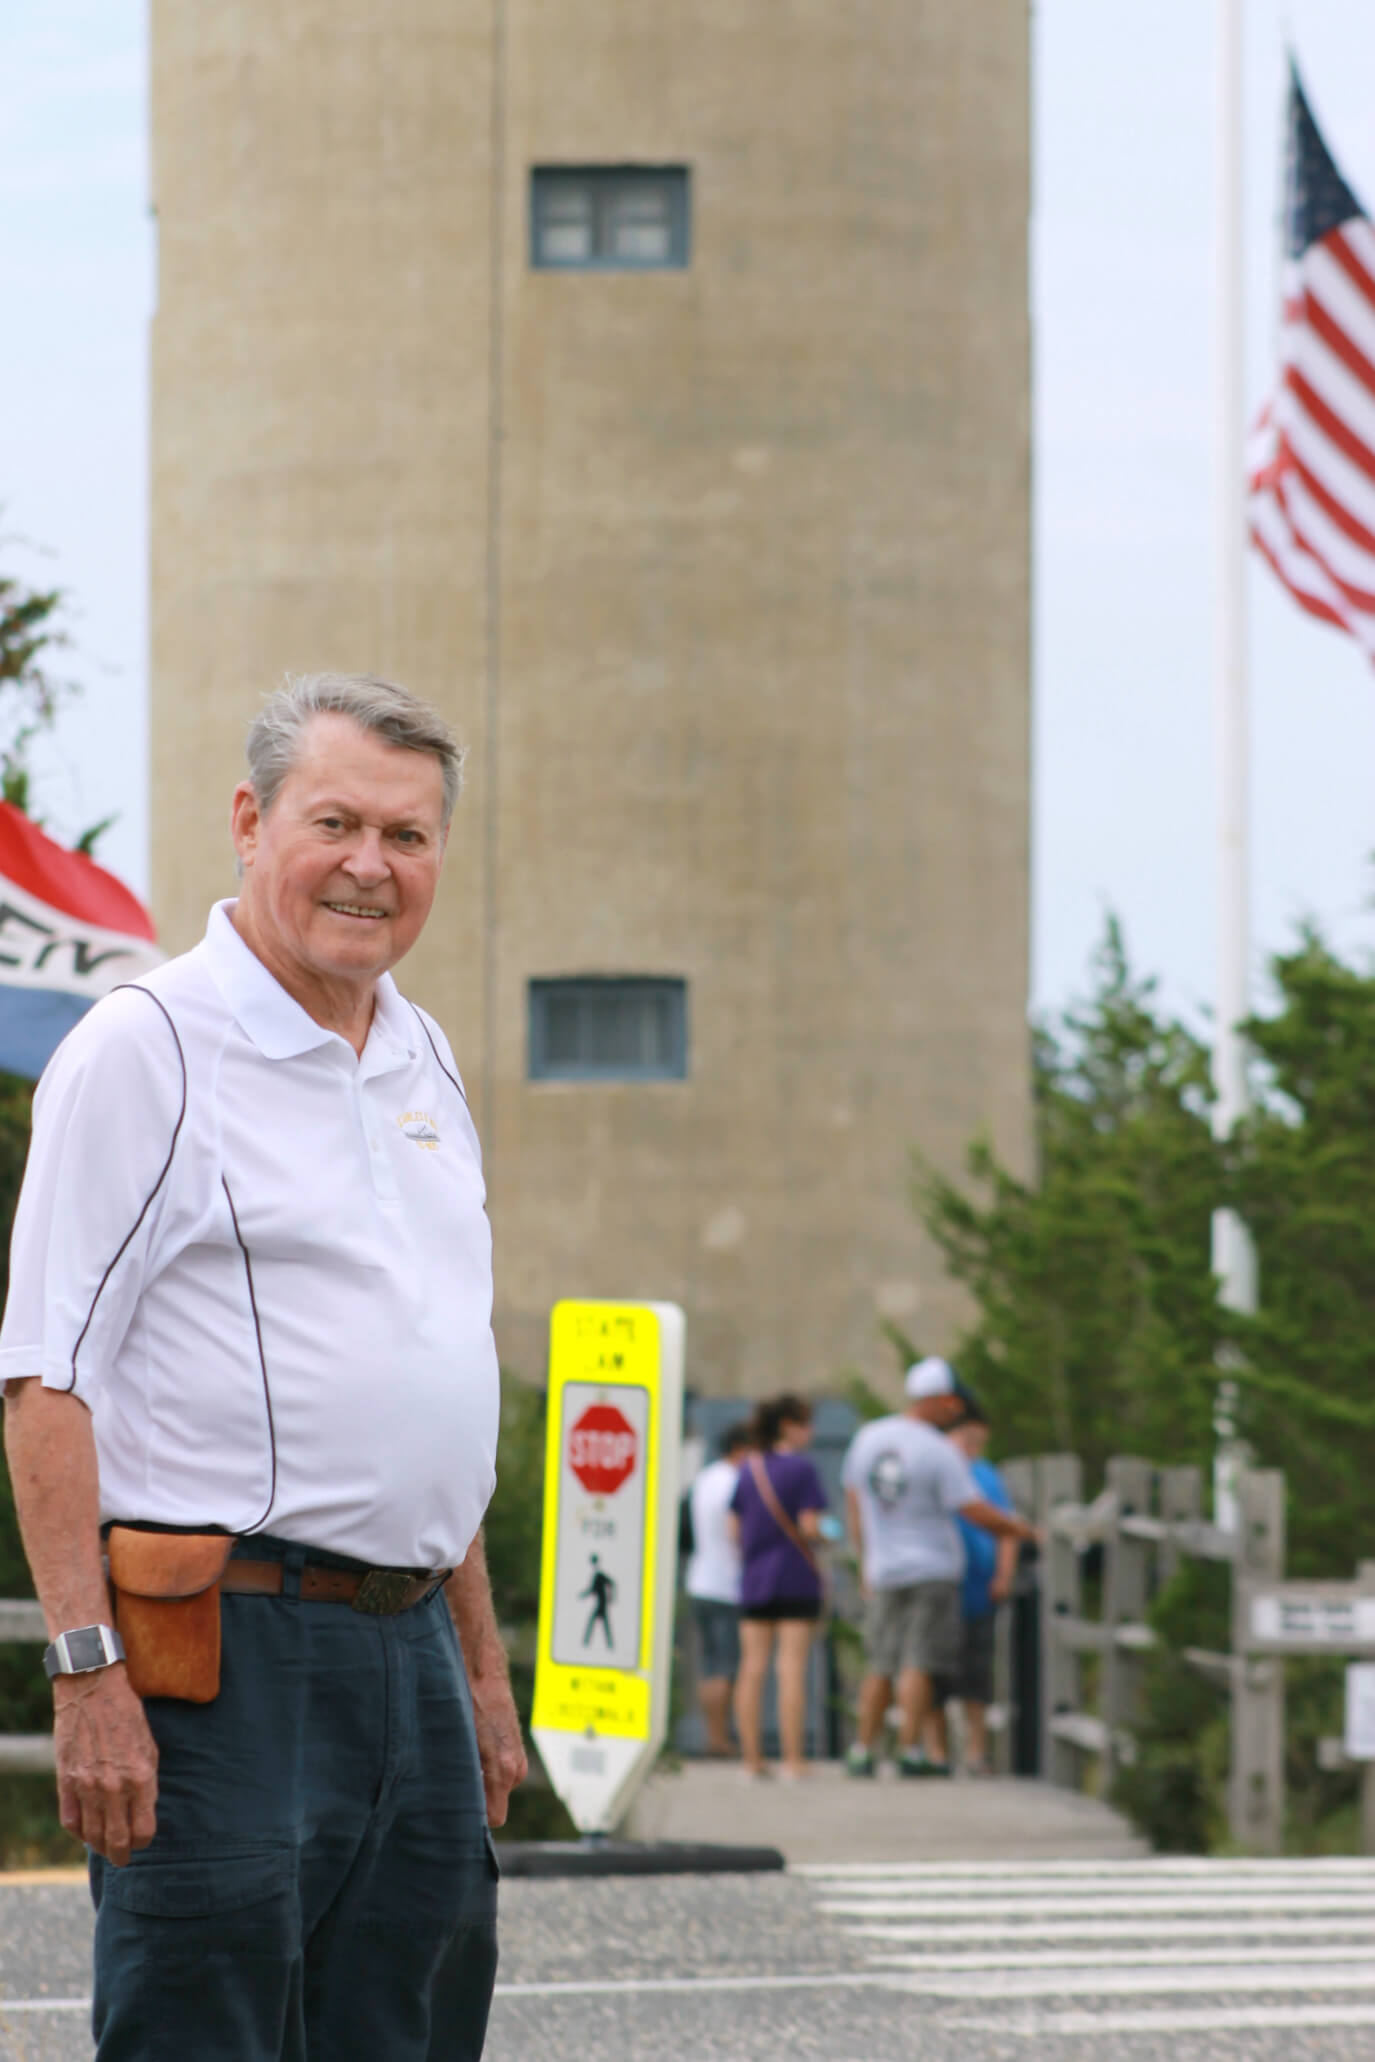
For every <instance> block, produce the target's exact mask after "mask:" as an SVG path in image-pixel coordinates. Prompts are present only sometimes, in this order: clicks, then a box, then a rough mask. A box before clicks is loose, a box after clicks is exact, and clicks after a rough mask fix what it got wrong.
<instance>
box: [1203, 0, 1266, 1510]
mask: <svg viewBox="0 0 1375 2062" xmlns="http://www.w3.org/2000/svg"><path fill="white" fill-rule="evenodd" d="M1242 4H1243V0H1214V5H1215V7H1216V9H1217V24H1216V37H1217V80H1216V90H1217V101H1216V109H1215V148H1216V164H1215V180H1216V185H1215V200H1214V209H1215V215H1214V234H1215V238H1216V253H1215V259H1216V267H1215V274H1214V293H1215V308H1214V333H1213V436H1214V444H1213V463H1214V480H1213V525H1214V528H1213V577H1214V593H1213V683H1214V706H1215V723H1216V750H1217V781H1218V788H1217V803H1218V817H1217V823H1218V849H1217V863H1218V895H1217V1025H1216V1031H1215V1036H1214V1043H1213V1085H1214V1088H1215V1089H1216V1092H1217V1101H1216V1105H1215V1111H1214V1119H1213V1128H1214V1131H1215V1133H1216V1134H1217V1136H1218V1137H1219V1138H1225V1137H1226V1136H1227V1135H1228V1133H1229V1132H1230V1131H1231V1129H1232V1127H1233V1125H1234V1124H1235V1123H1236V1121H1237V1119H1238V1118H1239V1117H1241V1116H1242V1115H1243V1114H1244V1112H1245V1110H1246V1103H1247V1095H1246V1066H1245V1049H1244V1046H1243V1042H1242V1039H1241V1035H1240V1032H1239V1030H1238V1025H1239V1024H1240V1023H1241V1021H1242V1019H1243V1018H1244V1017H1245V1016H1246V1015H1247V1013H1248V980H1247V974H1248V960H1249V952H1250V907H1249V889H1250V880H1249V874H1250V864H1249V837H1248V828H1249V826H1248V804H1249V785H1250V784H1249V760H1250V751H1249V734H1248V733H1249V725H1248V710H1247V693H1246V538H1247V525H1246V485H1245V445H1244V437H1245V424H1244V418H1243V407H1244V385H1243V381H1244V363H1245V361H1244V337H1245V332H1244V327H1243V298H1242V297H1243V291H1244V285H1245V275H1244V269H1243V257H1242V252H1243V245H1242ZM1213 1272H1214V1273H1215V1274H1216V1275H1217V1276H1218V1277H1219V1278H1220V1281H1221V1284H1222V1287H1221V1295H1222V1301H1223V1302H1224V1304H1226V1305H1227V1307H1228V1308H1229V1309H1232V1310H1239V1311H1252V1310H1254V1309H1255V1307H1256V1261H1255V1249H1254V1247H1253V1246H1252V1244H1251V1239H1250V1235H1249V1233H1248V1232H1247V1229H1246V1226H1245V1225H1244V1224H1243V1222H1242V1220H1241V1219H1240V1217H1238V1216H1237V1214H1236V1212H1235V1211H1233V1210H1218V1211H1216V1212H1215V1213H1214V1216H1213ZM1236 1409H1237V1389H1236V1383H1235V1381H1234V1380H1233V1379H1231V1378H1229V1377H1228V1376H1227V1373H1226V1370H1225V1367H1224V1368H1223V1370H1222V1378H1221V1379H1220V1380H1219V1383H1218V1388H1217V1406H1216V1413H1215V1425H1214V1428H1215V1431H1216V1435H1217V1444H1216V1448H1215V1453H1214V1462H1213V1505H1214V1518H1215V1522H1216V1523H1217V1524H1218V1525H1220V1526H1223V1527H1226V1528H1227V1529H1229V1530H1231V1529H1234V1527H1235V1524H1236V1498H1235V1489H1234V1485H1235V1479H1236V1471H1237V1467H1238V1465H1239V1459H1240V1454H1239V1448H1238V1441H1237V1431H1236Z"/></svg>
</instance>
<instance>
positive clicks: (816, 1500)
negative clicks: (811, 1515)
mask: <svg viewBox="0 0 1375 2062" xmlns="http://www.w3.org/2000/svg"><path fill="white" fill-rule="evenodd" d="M803 1468H804V1470H805V1473H804V1474H803V1475H802V1476H801V1477H800V1478H799V1481H798V1487H797V1508H798V1510H799V1511H824V1510H825V1509H826V1490H825V1487H824V1485H823V1483H822V1480H821V1477H820V1475H818V1473H817V1471H816V1462H815V1461H809V1460H805V1459H804V1461H803Z"/></svg>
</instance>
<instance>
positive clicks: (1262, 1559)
mask: <svg viewBox="0 0 1375 2062" xmlns="http://www.w3.org/2000/svg"><path fill="white" fill-rule="evenodd" d="M1237 1524H1238V1529H1237V1558H1236V1560H1235V1561H1234V1563H1233V1565H1232V1768H1231V1780H1230V1783H1229V1785H1228V1794H1227V1817H1228V1823H1229V1825H1230V1828H1231V1834H1232V1838H1233V1840H1234V1841H1235V1842H1236V1844H1237V1846H1238V1847H1240V1848H1242V1849H1244V1850H1245V1851H1246V1852H1247V1853H1250V1854H1278V1853H1279V1852H1280V1848H1281V1844H1282V1841H1283V1836H1284V1662H1283V1661H1282V1660H1280V1659H1254V1660H1253V1659H1251V1658H1249V1657H1248V1655H1247V1651H1246V1649H1247V1645H1248V1643H1249V1640H1250V1631H1251V1628H1250V1609H1251V1596H1252V1593H1253V1592H1254V1591H1255V1590H1257V1589H1264V1588H1265V1587H1266V1585H1267V1583H1271V1582H1279V1581H1281V1580H1282V1579H1283V1576H1284V1533H1285V1514H1284V1476H1283V1474H1282V1473H1281V1472H1280V1470H1279V1469H1278V1468H1264V1469H1258V1470H1254V1471H1247V1472H1244V1473H1242V1474H1241V1475H1240V1476H1239V1477H1238V1480H1237Z"/></svg>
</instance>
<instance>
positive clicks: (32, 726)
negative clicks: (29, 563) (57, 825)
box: [0, 574, 74, 814]
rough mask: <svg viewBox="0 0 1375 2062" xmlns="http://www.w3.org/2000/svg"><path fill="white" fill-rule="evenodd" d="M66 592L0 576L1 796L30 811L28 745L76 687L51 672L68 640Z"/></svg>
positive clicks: (53, 720)
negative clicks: (57, 654)
mask: <svg viewBox="0 0 1375 2062" xmlns="http://www.w3.org/2000/svg"><path fill="white" fill-rule="evenodd" d="M64 601H65V596H64V595H63V593H62V590H61V589H60V588H57V587H50V588H43V589H40V588H34V587H27V586H25V584H24V583H23V581H21V580H16V579H13V578H11V577H8V576H6V575H3V574H0V799H3V800H4V801H6V802H13V803H14V804H15V806H16V807H17V808H19V809H22V810H24V812H25V813H26V814H28V813H30V811H29V788H30V776H29V761H28V751H29V746H30V745H31V744H32V743H33V741H34V739H35V738H36V737H38V736H39V735H40V734H41V733H42V732H43V731H45V730H51V728H52V726H53V724H54V722H55V721H56V718H57V712H58V709H59V708H60V707H61V705H62V703H63V702H64V701H65V700H66V698H67V696H68V695H69V694H71V693H72V692H73V691H74V690H73V688H72V684H71V682H70V681H67V680H63V679H60V678H59V677H58V676H57V675H56V674H55V673H54V672H53V671H52V659H53V656H54V655H55V653H57V652H58V651H60V650H61V649H63V648H64V647H65V645H66V643H67V636H66V632H65V631H64V629H63V628H62V609H63V605H64Z"/></svg>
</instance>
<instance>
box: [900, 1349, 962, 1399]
mask: <svg viewBox="0 0 1375 2062" xmlns="http://www.w3.org/2000/svg"><path fill="white" fill-rule="evenodd" d="M902 1386H903V1388H904V1389H905V1390H906V1392H907V1394H908V1395H909V1396H910V1397H911V1399H912V1401H913V1402H914V1403H919V1402H921V1401H922V1400H923V1399H924V1398H925V1397H928V1396H953V1395H954V1394H955V1391H956V1387H957V1384H956V1381H955V1370H954V1368H952V1367H951V1365H950V1363H949V1361H948V1360H940V1359H938V1358H937V1356H936V1355H935V1354H934V1353H933V1354H929V1355H928V1356H927V1358H926V1359H925V1360H918V1361H914V1362H913V1364H912V1366H911V1367H910V1368H908V1370H907V1379H906V1381H905V1382H904V1383H903V1385H902Z"/></svg>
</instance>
